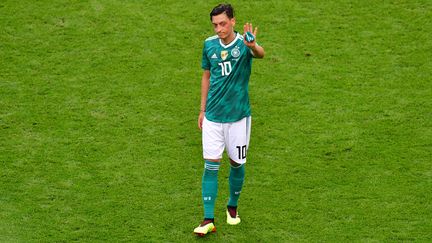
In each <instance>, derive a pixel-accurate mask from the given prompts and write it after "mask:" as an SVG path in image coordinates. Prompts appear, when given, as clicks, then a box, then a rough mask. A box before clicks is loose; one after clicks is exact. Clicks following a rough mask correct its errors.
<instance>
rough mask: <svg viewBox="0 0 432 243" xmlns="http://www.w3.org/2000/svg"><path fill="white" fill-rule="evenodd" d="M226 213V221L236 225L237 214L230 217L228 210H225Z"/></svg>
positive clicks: (238, 220)
mask: <svg viewBox="0 0 432 243" xmlns="http://www.w3.org/2000/svg"><path fill="white" fill-rule="evenodd" d="M226 215H227V223H228V224H230V225H237V224H240V221H241V220H240V217H239V215H238V214H237V215H236V217H235V218H233V217H231V215H230V213H229V212H228V210H227V211H226Z"/></svg>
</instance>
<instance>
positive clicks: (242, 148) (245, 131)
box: [202, 116, 251, 164]
mask: <svg viewBox="0 0 432 243" xmlns="http://www.w3.org/2000/svg"><path fill="white" fill-rule="evenodd" d="M250 132H251V117H250V116H249V117H245V118H243V119H241V120H240V121H236V122H230V123H218V122H212V121H209V120H207V119H206V118H205V117H204V120H203V126H202V144H203V156H204V159H222V154H223V151H224V150H225V148H226V151H227V153H228V156H229V158H230V159H232V160H234V161H235V162H236V163H238V164H244V163H246V154H247V150H248V148H249V140H250Z"/></svg>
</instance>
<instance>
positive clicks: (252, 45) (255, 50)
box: [243, 23, 265, 58]
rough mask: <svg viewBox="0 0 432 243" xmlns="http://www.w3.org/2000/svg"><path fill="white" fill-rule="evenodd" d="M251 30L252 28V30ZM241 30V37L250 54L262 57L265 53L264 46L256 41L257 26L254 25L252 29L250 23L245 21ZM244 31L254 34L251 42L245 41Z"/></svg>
mask: <svg viewBox="0 0 432 243" xmlns="http://www.w3.org/2000/svg"><path fill="white" fill-rule="evenodd" d="M252 30H253V32H252ZM243 31H244V32H243V37H244V38H243V42H244V43H245V45H246V46H247V47H249V49H250V50H251V51H252V54H253V55H254V57H256V58H263V57H264V54H265V52H264V48H263V47H262V46H260V45H258V44H257V43H256V36H257V33H258V27H255V29H253V28H252V24H251V23H246V24H245V25H244V26H243ZM246 32H250V33H252V34H253V35H254V37H255V38H254V40H253V41H251V42H248V41H246Z"/></svg>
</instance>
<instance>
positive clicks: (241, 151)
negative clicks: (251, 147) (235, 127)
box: [236, 145, 246, 159]
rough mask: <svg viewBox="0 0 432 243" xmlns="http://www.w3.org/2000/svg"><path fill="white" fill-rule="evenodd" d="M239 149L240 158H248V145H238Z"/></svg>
mask: <svg viewBox="0 0 432 243" xmlns="http://www.w3.org/2000/svg"><path fill="white" fill-rule="evenodd" d="M236 148H237V150H238V158H239V159H246V145H243V146H236Z"/></svg>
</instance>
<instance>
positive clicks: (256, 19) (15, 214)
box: [0, 0, 432, 242]
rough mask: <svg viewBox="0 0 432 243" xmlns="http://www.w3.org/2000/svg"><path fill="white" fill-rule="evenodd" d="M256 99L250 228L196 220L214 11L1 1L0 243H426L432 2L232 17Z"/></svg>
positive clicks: (296, 6) (431, 234) (291, 4)
mask: <svg viewBox="0 0 432 243" xmlns="http://www.w3.org/2000/svg"><path fill="white" fill-rule="evenodd" d="M232 3H233V4H234V7H235V8H236V10H237V11H236V12H237V16H238V17H237V27H238V29H239V30H241V27H242V25H243V23H245V22H249V21H250V22H252V23H254V24H256V25H258V26H259V33H258V40H259V42H260V44H261V45H262V46H264V47H265V49H266V57H265V59H263V60H256V61H254V67H253V74H252V77H251V83H250V93H251V100H252V109H253V128H252V140H251V146H250V151H249V155H248V156H249V157H248V164H247V167H246V182H245V186H244V189H243V194H242V197H241V198H240V204H239V205H240V206H239V210H240V215H241V217H242V220H243V221H242V223H241V225H239V226H237V227H230V226H228V225H226V224H225V223H224V217H225V212H224V210H225V204H226V200H227V197H228V185H227V180H228V179H227V177H228V169H229V166H228V163H227V160H226V158H225V160H224V162H223V165H222V167H221V171H220V172H219V186H220V187H219V195H218V200H217V206H216V226H217V229H218V232H217V233H215V234H212V235H210V236H208V237H207V238H205V239H197V238H196V237H195V236H194V235H192V230H193V228H194V227H195V226H197V225H198V223H199V222H200V221H201V219H202V203H201V198H200V194H201V176H202V170H203V162H202V159H201V139H200V132H199V130H198V129H197V125H196V119H197V116H198V112H199V100H200V77H201V72H202V71H201V69H200V61H201V48H202V43H203V40H204V39H205V38H206V37H208V36H210V35H213V31H212V28H211V25H210V23H209V16H208V13H209V11H210V10H211V8H212V7H213V6H215V5H216V4H217V2H216V1H210V2H205V1H173V0H166V1H133V0H131V1H113V0H107V1H98V0H90V1H63V0H59V1H46V0H45V1H29V0H24V1H12V0H3V1H1V2H0V242H73V241H82V242H110V241H112V242H149V241H150V242H158V241H161V242H193V241H195V240H196V241H207V240H210V241H217V242H245V241H249V242H317V241H326V242H352V241H355V242H359V241H360V242H363V241H365V242H369V241H370V242H376V241H378V242H429V241H432V221H431V218H432V207H431V202H432V196H431V188H432V142H431V141H432V140H431V137H432V79H431V77H432V61H431V60H432V59H431V53H432V41H431V34H430V31H431V30H432V14H431V13H432V3H431V1H426V0H423V1H422V0H418V1H402V0H400V1H373V0H368V1H342V0H338V1H317V0H316V1H315V0H314V1H292V0H289V1H282V0H281V1H237V0H236V1H232Z"/></svg>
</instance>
